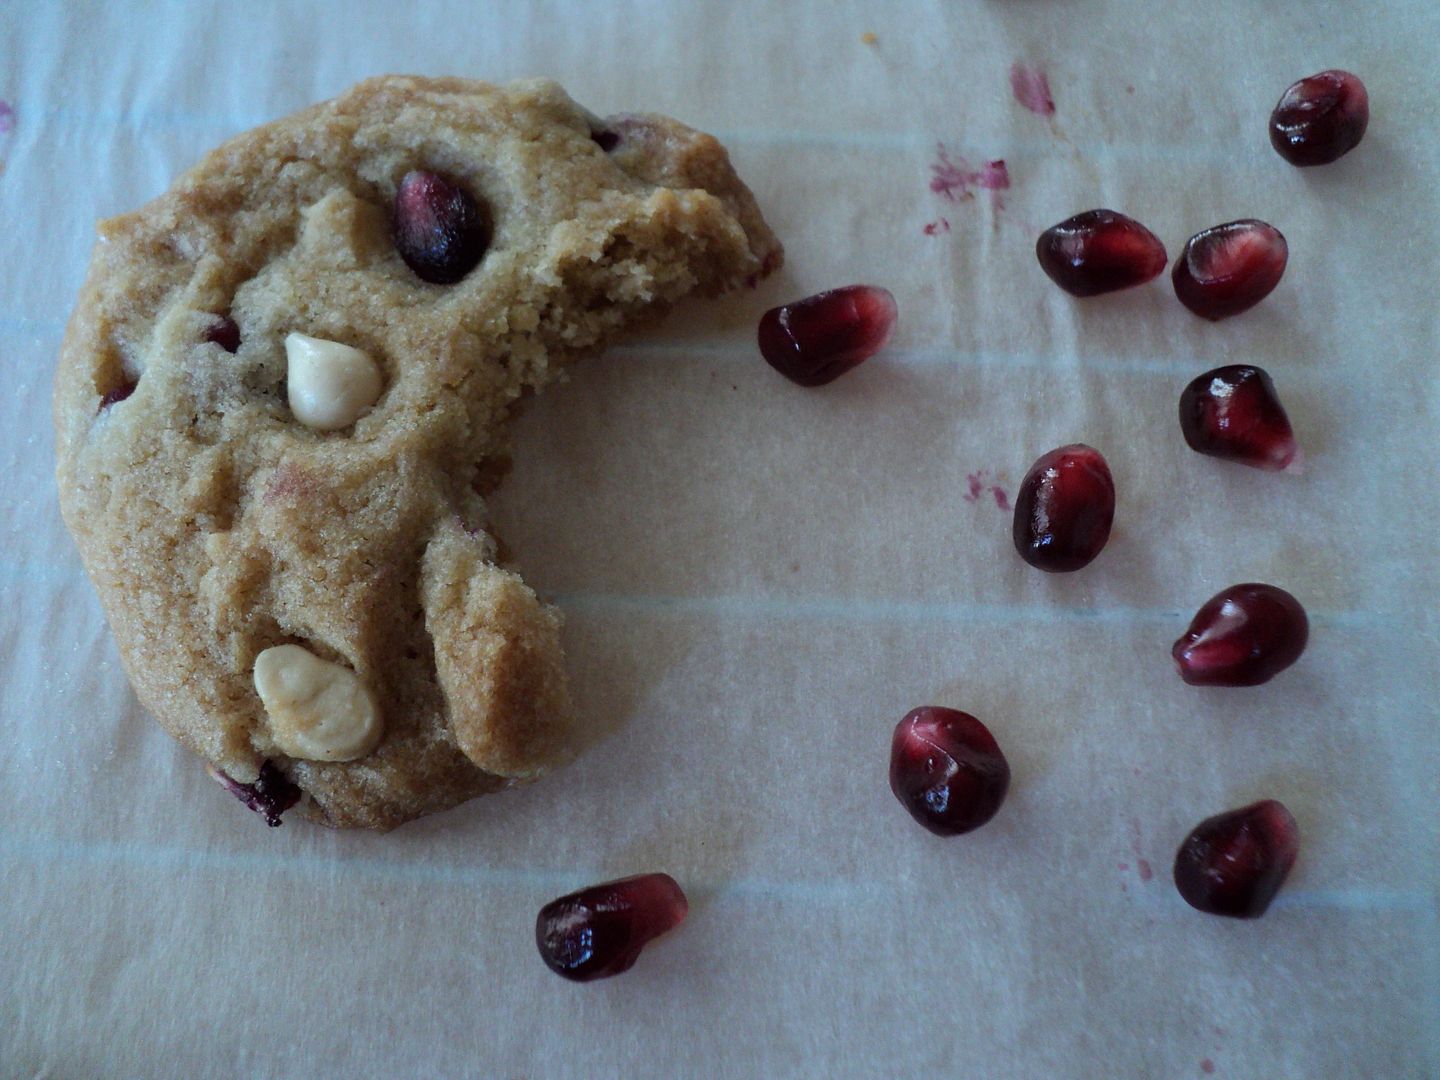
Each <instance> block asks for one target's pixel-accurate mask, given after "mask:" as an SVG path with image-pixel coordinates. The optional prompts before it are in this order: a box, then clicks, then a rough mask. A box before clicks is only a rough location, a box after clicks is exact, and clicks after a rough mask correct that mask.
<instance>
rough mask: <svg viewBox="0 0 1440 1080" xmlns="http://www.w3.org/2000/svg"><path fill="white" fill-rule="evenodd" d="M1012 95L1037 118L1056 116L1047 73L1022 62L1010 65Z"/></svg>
mask: <svg viewBox="0 0 1440 1080" xmlns="http://www.w3.org/2000/svg"><path fill="white" fill-rule="evenodd" d="M1010 93H1012V94H1013V95H1015V100H1016V101H1018V102H1019V103H1020V104H1021V105H1024V106H1025V108H1027V109H1029V110H1030V111H1031V112H1033V113H1034V114H1035V115H1036V116H1054V115H1055V98H1054V96H1053V95H1052V94H1051V93H1050V80H1049V79H1048V78H1047V77H1046V75H1045V72H1043V71H1041V70H1040V69H1039V68H1038V67H1035V66H1034V65H1031V64H1026V63H1024V62H1022V61H1020V60H1016V61H1015V63H1013V64H1011V65H1010Z"/></svg>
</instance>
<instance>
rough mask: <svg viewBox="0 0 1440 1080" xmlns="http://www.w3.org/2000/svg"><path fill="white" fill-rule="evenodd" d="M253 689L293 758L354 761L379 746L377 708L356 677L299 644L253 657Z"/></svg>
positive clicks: (282, 746)
mask: <svg viewBox="0 0 1440 1080" xmlns="http://www.w3.org/2000/svg"><path fill="white" fill-rule="evenodd" d="M255 690H256V692H257V693H259V695H260V700H261V701H263V702H264V703H265V712H266V713H268V714H269V717H270V734H271V735H272V736H273V737H274V739H275V745H276V746H278V747H279V748H280V749H281V750H282V751H284V752H285V753H286V754H289V755H290V756H291V757H296V758H303V759H305V760H306V761H354V760H355V759H356V758H360V757H364V756H365V755H366V754H368V753H370V751H371V750H374V749H375V747H376V745H377V744H378V743H379V742H380V735H381V733H382V731H383V725H382V724H381V722H380V707H379V706H378V705H376V703H375V696H374V695H373V694H372V693H370V690H369V688H368V687H367V686H366V685H365V684H364V683H363V682H361V681H360V677H359V676H358V675H356V674H355V673H354V672H353V671H351V670H350V669H349V668H347V667H341V666H340V665H339V664H332V663H330V662H329V661H328V660H321V659H320V658H319V657H318V656H316V655H315V654H314V653H312V652H310V651H309V650H308V649H302V648H301V647H300V646H299V645H276V646H274V647H273V648H269V649H266V650H265V651H264V652H262V653H261V654H260V655H259V656H257V657H256V658H255Z"/></svg>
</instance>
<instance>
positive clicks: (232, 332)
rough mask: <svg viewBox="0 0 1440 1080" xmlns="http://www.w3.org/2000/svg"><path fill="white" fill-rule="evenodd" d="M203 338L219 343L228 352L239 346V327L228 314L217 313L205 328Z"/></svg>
mask: <svg viewBox="0 0 1440 1080" xmlns="http://www.w3.org/2000/svg"><path fill="white" fill-rule="evenodd" d="M205 340H206V341H208V342H212V343H214V344H216V345H219V346H220V347H221V348H222V349H224V350H225V351H226V352H228V353H233V352H234V351H235V350H236V349H238V348H240V327H239V326H237V325H236V324H235V320H234V319H232V318H230V316H228V315H217V316H216V317H215V321H214V322H212V323H211V324H210V325H209V326H207V327H206V328H205Z"/></svg>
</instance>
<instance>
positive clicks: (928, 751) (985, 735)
mask: <svg viewBox="0 0 1440 1080" xmlns="http://www.w3.org/2000/svg"><path fill="white" fill-rule="evenodd" d="M1009 787H1010V764H1009V762H1007V761H1006V760H1005V755H1004V754H1003V753H1001V752H1000V745H999V744H998V743H997V742H996V741H995V736H994V735H992V734H990V729H989V728H987V727H986V726H985V725H984V724H982V723H981V722H980V721H979V720H977V719H975V717H973V716H971V715H970V714H969V713H963V712H960V711H959V710H958V709H946V708H943V707H941V706H939V705H925V706H922V707H921V708H918V709H912V710H911V711H910V712H908V713H906V714H905V718H904V719H903V720H901V721H900V723H899V724H897V725H896V726H895V734H894V735H893V736H892V737H891V740H890V790H891V791H893V792H894V793H895V797H896V798H897V799H899V800H900V805H901V806H903V807H905V809H906V810H908V811H909V812H910V816H911V817H913V818H914V819H915V820H916V821H918V822H919V823H920V824H921V825H923V826H925V828H927V829H929V830H930V831H931V832H932V833H934V834H935V835H937V836H959V835H960V834H961V833H967V832H970V831H972V830H973V829H978V828H979V827H980V826H981V825H984V824H985V823H986V822H987V821H989V820H990V819H991V818H992V817H994V816H995V812H996V811H997V810H999V809H1000V804H1001V803H1002V802H1004V800H1005V792H1006V791H1007V790H1008V789H1009Z"/></svg>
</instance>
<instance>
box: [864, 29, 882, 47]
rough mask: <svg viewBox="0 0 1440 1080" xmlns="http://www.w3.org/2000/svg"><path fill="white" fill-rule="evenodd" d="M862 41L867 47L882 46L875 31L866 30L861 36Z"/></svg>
mask: <svg viewBox="0 0 1440 1080" xmlns="http://www.w3.org/2000/svg"><path fill="white" fill-rule="evenodd" d="M860 40H861V41H862V42H864V43H865V44H866V45H871V46H874V45H878V44H880V38H879V37H878V36H877V35H876V33H875V31H874V30H866V31H865V32H864V33H863V34H861V35H860Z"/></svg>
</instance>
